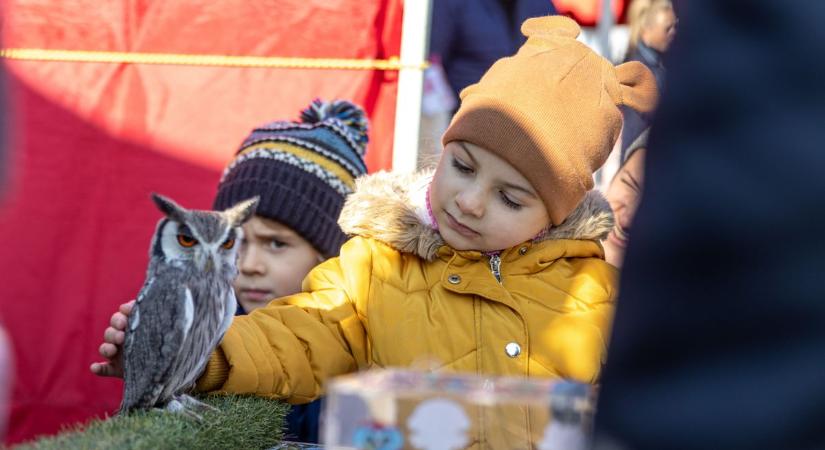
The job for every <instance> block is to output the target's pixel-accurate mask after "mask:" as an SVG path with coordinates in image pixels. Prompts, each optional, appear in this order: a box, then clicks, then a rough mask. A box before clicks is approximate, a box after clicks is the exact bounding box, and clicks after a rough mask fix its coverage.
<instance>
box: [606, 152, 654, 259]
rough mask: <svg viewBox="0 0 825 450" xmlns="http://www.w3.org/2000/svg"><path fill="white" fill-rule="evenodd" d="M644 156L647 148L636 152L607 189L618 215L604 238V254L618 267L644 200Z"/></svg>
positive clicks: (608, 197)
mask: <svg viewBox="0 0 825 450" xmlns="http://www.w3.org/2000/svg"><path fill="white" fill-rule="evenodd" d="M644 158H645V149H641V150H637V151H635V152H633V153H632V154H631V155H630V158H628V159H627V161H625V163H624V164H623V165H622V167H621V168H620V169H619V171H618V172H616V175H615V176H614V177H613V179H612V180H610V186H608V188H607V191H606V192H605V193H604V196H605V197H606V198H607V202H608V203H610V207H611V208H612V209H613V215H614V216H615V217H616V225H615V226H614V227H613V230H611V231H610V234H608V235H607V239H606V240H605V241H604V255H605V259H606V260H607V262H609V263H610V264H613V265H614V266H616V267H621V266H622V260H623V259H624V251H625V247H627V240H628V238H629V237H630V224H631V223H632V222H633V216H635V215H636V208H637V207H638V206H639V200H641V196H642V186H643V185H644Z"/></svg>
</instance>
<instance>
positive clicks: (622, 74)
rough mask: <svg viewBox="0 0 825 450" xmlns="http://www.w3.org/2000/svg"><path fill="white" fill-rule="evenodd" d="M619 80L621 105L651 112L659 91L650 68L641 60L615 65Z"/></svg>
mask: <svg viewBox="0 0 825 450" xmlns="http://www.w3.org/2000/svg"><path fill="white" fill-rule="evenodd" d="M615 70H616V78H617V79H618V81H619V91H620V92H621V99H620V101H619V102H618V104H620V105H626V106H629V107H631V108H633V109H635V110H636V111H639V112H650V111H653V109H654V108H655V107H656V102H657V101H658V100H659V92H658V89H657V87H656V78H655V77H654V76H653V73H651V72H650V69H648V68H647V67H645V65H644V64H642V63H640V62H639V61H630V62H626V63H624V64H619V65H618V66H616V67H615Z"/></svg>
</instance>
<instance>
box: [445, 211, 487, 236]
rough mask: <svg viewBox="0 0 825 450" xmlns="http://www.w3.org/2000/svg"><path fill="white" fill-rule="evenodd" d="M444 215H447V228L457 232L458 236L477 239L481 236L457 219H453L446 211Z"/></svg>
mask: <svg viewBox="0 0 825 450" xmlns="http://www.w3.org/2000/svg"><path fill="white" fill-rule="evenodd" d="M444 214H446V215H447V226H448V227H450V228H452V229H453V230H455V231H456V232H457V233H458V234H460V235H462V236H465V237H476V236H479V235H480V234H481V233H479V232H478V231H476V230H474V229H472V228H470V227H468V226H466V225H464V224H463V223H461V222H459V221H458V220H456V219H455V217H453V216H452V214H450V213H448V212H447V211H444Z"/></svg>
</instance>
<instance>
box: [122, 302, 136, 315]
mask: <svg viewBox="0 0 825 450" xmlns="http://www.w3.org/2000/svg"><path fill="white" fill-rule="evenodd" d="M134 306H135V301H134V300H129V301H128V302H126V303H124V304H122V305H120V308H118V311H120V313H121V314H123V315H125V316H127V317H128V316H129V314H132V308H134Z"/></svg>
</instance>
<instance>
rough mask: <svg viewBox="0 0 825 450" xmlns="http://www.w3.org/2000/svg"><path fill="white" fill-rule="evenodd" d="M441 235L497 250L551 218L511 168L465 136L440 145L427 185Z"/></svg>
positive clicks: (457, 244)
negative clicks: (433, 171)
mask: <svg viewBox="0 0 825 450" xmlns="http://www.w3.org/2000/svg"><path fill="white" fill-rule="evenodd" d="M430 204H431V206H432V209H433V215H434V216H435V219H436V222H438V228H439V231H440V233H441V236H442V237H443V238H444V241H445V242H446V243H447V244H448V245H449V246H450V247H452V248H454V249H456V250H479V251H495V250H503V249H506V248H510V247H512V246H514V245H517V244H520V243H522V242H525V241H528V240H530V239H532V238H533V237H535V236H536V235H537V234H538V233H539V232H540V231H541V230H542V229H544V228H545V227H546V226H547V225H548V224H549V223H550V216H549V215H548V214H547V209H546V208H545V207H544V203H542V201H541V198H539V196H538V194H537V193H536V191H535V190H534V189H533V187H532V186H531V185H530V183H529V182H528V181H527V179H526V178H524V177H523V176H522V175H521V174H520V173H519V172H518V171H517V170H516V169H515V168H513V167H512V166H511V165H510V164H508V163H507V162H505V161H504V160H503V159H501V158H499V157H498V156H496V155H494V154H493V153H491V152H489V151H487V150H485V149H483V148H481V147H479V146H477V145H473V144H470V143H469V142H460V141H453V142H450V143H449V144H447V146H446V147H445V148H444V155H443V156H442V158H441V161H440V162H439V164H438V168H437V169H436V172H435V176H434V177H433V183H432V186H431V188H430Z"/></svg>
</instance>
